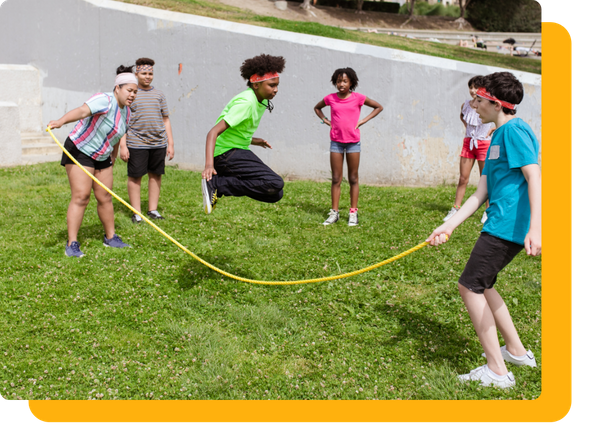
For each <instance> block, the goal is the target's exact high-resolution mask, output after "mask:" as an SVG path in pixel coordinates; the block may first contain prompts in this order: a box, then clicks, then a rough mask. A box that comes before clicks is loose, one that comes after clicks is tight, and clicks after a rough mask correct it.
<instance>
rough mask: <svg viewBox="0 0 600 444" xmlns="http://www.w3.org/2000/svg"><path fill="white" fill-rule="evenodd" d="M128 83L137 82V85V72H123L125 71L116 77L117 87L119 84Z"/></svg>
mask: <svg viewBox="0 0 600 444" xmlns="http://www.w3.org/2000/svg"><path fill="white" fill-rule="evenodd" d="M126 83H135V84H136V85H137V84H138V80H137V77H136V76H135V74H133V73H131V72H123V73H121V74H119V75H118V76H117V77H115V87H117V86H119V85H124V84H126Z"/></svg>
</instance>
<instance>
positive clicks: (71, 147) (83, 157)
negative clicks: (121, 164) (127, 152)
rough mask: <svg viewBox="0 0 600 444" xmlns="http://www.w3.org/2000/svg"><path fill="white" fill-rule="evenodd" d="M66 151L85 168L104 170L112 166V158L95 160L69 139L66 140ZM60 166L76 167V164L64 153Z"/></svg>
mask: <svg viewBox="0 0 600 444" xmlns="http://www.w3.org/2000/svg"><path fill="white" fill-rule="evenodd" d="M65 149H66V150H67V151H68V152H69V154H70V155H71V156H73V158H74V159H75V160H76V161H77V162H79V163H80V164H81V165H83V166H86V167H90V168H93V169H95V170H104V169H106V168H110V167H111V166H112V160H110V156H109V157H108V159H106V160H94V159H92V158H91V157H90V156H88V155H87V154H84V153H82V152H81V151H79V150H78V149H77V147H76V146H75V144H74V143H73V141H72V140H71V139H70V138H68V137H67V140H65ZM60 164H61V165H62V166H65V165H75V162H73V161H72V160H71V159H69V156H67V155H66V154H65V153H63V155H62V158H61V159H60Z"/></svg>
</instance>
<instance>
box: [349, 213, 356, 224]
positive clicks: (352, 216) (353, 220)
mask: <svg viewBox="0 0 600 444" xmlns="http://www.w3.org/2000/svg"><path fill="white" fill-rule="evenodd" d="M357 225H358V212H356V213H350V214H349V215H348V226H349V227H355V226H357Z"/></svg>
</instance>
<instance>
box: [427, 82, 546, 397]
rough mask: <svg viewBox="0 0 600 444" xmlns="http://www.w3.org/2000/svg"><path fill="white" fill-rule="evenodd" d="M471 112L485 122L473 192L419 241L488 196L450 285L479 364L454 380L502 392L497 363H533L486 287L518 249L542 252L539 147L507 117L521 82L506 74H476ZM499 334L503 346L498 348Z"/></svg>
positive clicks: (439, 234) (506, 376)
mask: <svg viewBox="0 0 600 444" xmlns="http://www.w3.org/2000/svg"><path fill="white" fill-rule="evenodd" d="M483 85H484V86H483V87H482V88H479V89H478V90H477V99H476V100H475V104H474V108H475V109H476V111H477V113H478V114H479V115H480V117H481V120H482V122H483V123H489V122H493V123H495V124H496V128H497V129H496V131H495V132H494V135H493V137H492V140H491V143H490V148H489V150H488V153H487V158H486V160H485V166H484V168H483V171H482V175H481V179H480V180H479V185H478V186H477V191H476V192H475V194H473V195H472V196H471V197H470V198H469V199H468V200H467V202H466V203H465V204H464V205H463V206H462V207H461V209H460V210H459V211H458V212H457V213H456V215H454V217H452V218H451V219H449V220H448V221H447V222H446V223H444V224H443V225H441V226H440V227H438V228H436V229H435V231H434V232H433V233H432V234H431V236H429V238H428V239H427V241H429V242H430V243H431V245H439V244H442V243H444V242H446V241H447V240H448V239H449V237H450V235H451V234H452V232H453V231H454V229H456V228H457V227H458V226H459V225H460V224H461V223H462V222H463V221H464V220H465V219H467V218H468V217H469V216H471V215H472V214H473V213H474V212H475V211H476V210H477V209H478V208H479V207H480V206H481V205H482V204H483V203H484V202H485V201H486V200H487V199H488V198H489V203H490V206H489V208H488V209H487V214H488V219H487V221H486V222H485V224H484V226H483V230H482V232H481V236H480V237H479V239H478V240H477V243H476V244H475V247H474V248H473V251H472V252H471V257H470V258H469V261H468V262H467V265H466V266H465V269H464V271H463V273H462V275H461V277H460V279H459V280H458V288H459V291H460V295H461V297H462V299H463V301H464V303H465V305H466V307H467V310H468V311H469V316H470V317H471V321H472V322H473V326H474V327H475V331H476V332H477V337H478V338H479V341H480V342H481V345H482V346H483V350H484V356H485V357H486V358H487V364H485V365H483V366H481V367H478V368H476V369H475V370H472V371H471V372H470V373H468V374H465V375H460V376H459V378H460V379H461V380H462V381H479V382H480V383H481V384H482V385H486V386H487V385H495V386H497V387H501V388H510V387H512V386H514V385H515V379H514V376H513V374H512V372H509V371H508V369H507V368H506V365H505V363H504V361H507V362H510V363H512V364H515V365H518V366H520V365H528V366H531V367H535V366H536V361H535V357H534V356H533V353H532V352H531V350H526V349H525V347H524V346H523V344H522V343H521V340H520V338H519V334H518V333H517V330H516V328H515V326H514V324H513V321H512V319H511V316H510V313H509V312H508V308H507V307H506V304H505V303H504V301H503V300H502V297H501V296H500V294H499V293H498V292H497V291H496V289H495V288H493V287H494V284H495V282H496V278H497V275H498V273H499V272H500V271H501V270H502V269H503V268H504V267H506V265H508V264H509V263H510V261H512V259H513V258H514V257H515V256H516V255H517V253H519V252H520V251H521V250H522V249H523V247H525V251H526V252H527V254H528V255H530V256H537V255H539V254H540V253H541V252H542V220H541V218H542V211H541V171H540V167H539V165H538V156H539V144H538V141H537V139H536V137H535V135H534V134H533V132H532V131H531V128H530V127H529V125H527V124H526V123H525V122H524V121H523V120H521V119H519V118H517V117H515V113H516V108H517V104H519V103H521V101H522V100H523V85H522V84H521V82H519V81H518V80H517V79H516V77H515V76H514V75H512V74H510V73H508V72H499V73H494V74H490V75H488V76H486V77H484V84H483ZM497 331H500V333H501V335H502V337H503V339H504V342H505V343H506V345H504V346H503V347H500V343H499V342H498V333H497Z"/></svg>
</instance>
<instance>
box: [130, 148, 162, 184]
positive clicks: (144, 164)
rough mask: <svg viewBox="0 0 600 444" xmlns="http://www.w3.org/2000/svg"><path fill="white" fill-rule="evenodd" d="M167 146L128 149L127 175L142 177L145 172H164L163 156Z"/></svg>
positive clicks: (159, 173) (160, 174)
mask: <svg viewBox="0 0 600 444" xmlns="http://www.w3.org/2000/svg"><path fill="white" fill-rule="evenodd" d="M166 155H167V148H153V149H149V150H146V149H130V150H129V161H128V162H127V175H128V176H129V177H142V176H144V175H146V174H147V173H152V174H156V175H157V176H162V175H163V174H165V156H166Z"/></svg>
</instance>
